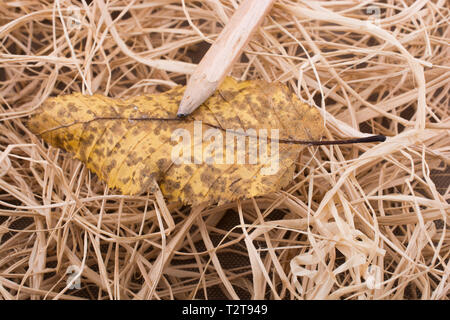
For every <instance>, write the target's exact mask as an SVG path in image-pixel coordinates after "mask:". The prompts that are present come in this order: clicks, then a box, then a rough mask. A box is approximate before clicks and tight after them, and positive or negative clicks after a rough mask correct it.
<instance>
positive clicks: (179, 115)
mask: <svg viewBox="0 0 450 320" xmlns="http://www.w3.org/2000/svg"><path fill="white" fill-rule="evenodd" d="M186 116H187V115H186V114H184V113H177V117H178V118H184V117H186Z"/></svg>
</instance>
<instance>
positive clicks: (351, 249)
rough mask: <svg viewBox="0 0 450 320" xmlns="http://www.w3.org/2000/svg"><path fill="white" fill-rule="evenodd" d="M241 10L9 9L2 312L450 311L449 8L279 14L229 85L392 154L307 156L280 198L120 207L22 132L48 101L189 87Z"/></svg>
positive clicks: (4, 45) (121, 199) (99, 4)
mask: <svg viewBox="0 0 450 320" xmlns="http://www.w3.org/2000/svg"><path fill="white" fill-rule="evenodd" d="M238 4H239V1H237V0H209V1H206V0H205V1H181V0H177V1H175V0H174V1H170V0H154V1H150V0H142V1H122V0H115V1H107V0H97V1H86V0H80V1H75V0H73V1H63V0H61V1H28V0H24V1H2V2H0V104H1V106H0V298H3V299H194V298H195V299H217V298H225V299H239V298H241V299H242V298H255V299H448V298H449V294H448V292H449V289H450V282H449V275H450V265H449V255H450V250H449V247H450V234H449V231H448V227H449V212H450V206H449V198H450V187H449V170H448V166H449V164H450V148H449V146H450V134H449V133H450V118H449V103H450V101H449V100H450V94H449V89H450V81H449V79H450V58H449V57H450V48H449V42H450V28H449V18H450V14H449V13H450V6H449V2H448V1H445V0H432V1H423V0H418V1H410V0H406V1H398V0H388V1H380V2H370V1H329V2H327V1H320V2H311V1H288V0H280V1H277V2H276V4H275V6H274V8H273V9H272V10H271V12H270V15H269V16H268V17H267V18H266V19H265V20H264V23H263V25H262V27H261V28H259V30H258V32H257V33H256V34H255V35H254V36H253V37H252V40H251V41H250V42H249V44H248V45H247V47H246V49H245V52H244V54H243V55H242V58H241V59H240V61H238V62H237V63H236V64H235V65H234V67H233V69H232V73H231V74H232V76H234V77H236V78H238V79H265V80H268V81H281V82H283V83H286V84H288V85H289V86H290V87H291V88H292V90H294V91H295V92H296V93H297V94H298V95H299V96H300V97H301V99H303V100H304V101H306V102H308V103H310V104H314V105H316V106H317V107H318V108H320V110H322V111H323V114H324V117H325V120H326V126H327V138H328V139H344V138H349V137H361V136H363V135H364V134H365V133H370V134H384V135H386V136H388V137H389V138H388V140H387V141H386V142H384V143H372V144H364V145H354V146H332V147H330V146H326V147H325V146H324V147H314V148H313V147H309V148H307V149H306V150H305V151H304V152H303V154H302V155H301V157H300V158H299V160H298V166H297V169H296V174H295V177H293V179H292V182H291V184H290V185H289V186H288V187H287V188H286V189H284V190H281V191H280V192H278V193H275V194H270V195H267V196H264V197H260V198H255V199H246V200H242V201H236V202H234V203H228V204H223V205H220V206H217V205H212V206H204V205H202V206H196V207H184V206H181V205H180V204H177V203H166V202H165V200H164V198H163V197H162V196H161V194H160V193H156V194H152V193H149V194H142V195H139V196H133V197H131V196H122V195H120V194H118V193H116V192H114V191H112V190H108V189H107V188H106V187H105V185H104V184H103V183H102V182H100V181H98V180H97V178H96V176H94V175H93V174H91V173H90V172H89V171H88V170H87V169H86V168H85V167H84V165H83V164H82V163H80V162H79V161H76V160H74V159H72V158H71V156H70V155H69V154H67V153H65V152H64V151H61V150H58V149H55V148H53V147H50V146H48V145H46V144H45V143H43V141H42V140H40V139H39V138H38V137H36V136H34V135H33V134H31V133H30V132H29V130H28V129H27V128H26V126H25V123H26V120H27V118H28V116H29V115H31V114H32V113H33V112H34V110H35V109H36V108H37V107H38V106H39V105H40V104H41V103H42V102H43V101H44V100H45V99H46V98H47V97H49V96H55V95H59V94H67V93H71V92H83V93H85V94H91V93H102V94H105V95H108V96H111V97H129V96H132V95H138V94H142V93H152V92H159V91H164V90H167V89H168V88H170V87H173V86H176V85H179V84H185V82H186V79H187V78H188V76H189V74H190V73H192V71H193V69H194V67H195V64H196V63H198V61H199V60H200V59H201V57H202V55H203V54H204V53H205V51H206V49H207V48H208V47H209V44H210V43H211V42H213V41H214V40H215V39H216V37H217V35H218V34H219V32H220V31H221V30H222V28H223V26H224V25H225V24H226V22H227V21H228V19H229V17H230V16H231V15H232V13H233V12H234V10H235V9H236V8H237V6H238ZM68 280H69V282H68ZM70 280H73V281H72V282H70ZM78 284H79V285H78ZM71 285H75V288H74V287H73V286H71Z"/></svg>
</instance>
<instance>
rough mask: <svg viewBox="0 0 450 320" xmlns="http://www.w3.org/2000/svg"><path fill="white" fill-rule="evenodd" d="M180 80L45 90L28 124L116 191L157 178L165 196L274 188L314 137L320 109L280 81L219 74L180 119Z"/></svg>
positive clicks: (221, 198)
mask: <svg viewBox="0 0 450 320" xmlns="http://www.w3.org/2000/svg"><path fill="white" fill-rule="evenodd" d="M184 89H185V88H184V87H176V88H173V89H171V90H169V91H167V92H164V93H160V94H148V95H142V96H137V97H133V98H130V99H127V100H121V99H112V98H108V97H104V96H102V95H98V94H96V95H93V96H85V95H82V94H80V93H74V94H71V95H65V96H58V97H54V98H49V99H48V100H46V101H45V102H44V103H43V105H42V106H41V107H40V108H39V109H38V110H37V112H36V113H35V114H34V115H33V116H32V117H31V119H30V121H29V122H28V127H29V128H30V130H31V131H32V132H33V133H35V134H37V135H40V136H42V137H43V138H44V140H45V141H46V142H48V143H50V144H51V145H53V146H56V147H59V148H62V149H65V150H67V151H69V152H71V153H72V154H74V156H75V158H77V159H79V160H81V161H83V162H84V163H85V164H86V165H87V167H88V168H89V169H90V170H92V171H93V172H94V173H95V174H97V175H98V177H99V178H100V179H102V180H104V181H106V183H107V184H108V186H109V187H110V188H115V189H118V190H120V192H121V193H123V194H130V195H133V194H139V193H143V192H147V191H148V190H149V189H150V188H151V186H152V184H153V181H156V182H157V183H158V184H159V185H160V187H161V190H162V192H163V194H164V196H165V197H166V198H167V200H168V201H181V202H183V203H187V204H195V203H200V202H203V201H208V202H210V203H211V202H225V201H230V200H234V199H237V198H249V197H255V196H260V195H264V194H268V193H271V192H275V191H278V190H280V189H281V188H283V187H285V186H286V185H287V184H288V183H289V182H290V181H291V180H292V176H293V171H294V168H295V162H296V161H297V159H298V156H299V154H300V152H301V150H302V149H303V148H304V146H302V145H299V144H287V143H278V142H279V141H282V140H319V139H320V138H321V137H322V134H323V130H324V127H323V120H322V118H321V116H320V114H319V112H318V111H317V110H316V109H314V108H312V107H310V106H308V105H306V104H304V103H302V102H300V100H299V99H298V98H297V97H296V95H295V94H294V93H292V92H290V91H289V90H288V88H287V87H286V86H285V85H282V84H279V83H267V82H265V81H261V80H253V81H244V82H237V81H236V80H234V79H233V78H226V79H225V81H224V82H223V83H222V85H221V86H220V88H219V90H217V92H216V93H215V94H214V95H213V96H211V97H210V98H209V99H208V100H207V101H206V102H205V103H204V104H203V105H202V106H201V107H200V108H198V109H197V110H196V111H195V112H194V113H193V114H192V115H190V116H189V117H187V118H184V119H179V118H176V113H177V109H178V105H179V103H180V100H181V97H182V95H183V92H184Z"/></svg>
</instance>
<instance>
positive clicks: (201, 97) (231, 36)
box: [177, 0, 275, 117]
mask: <svg viewBox="0 0 450 320" xmlns="http://www.w3.org/2000/svg"><path fill="white" fill-rule="evenodd" d="M274 2H275V0H245V1H244V2H243V3H242V4H241V5H240V6H239V8H238V9H237V10H236V12H235V13H234V14H233V16H232V17H231V19H230V21H229V22H228V23H227V25H226V26H225V28H224V29H223V30H222V32H221V33H220V35H219V37H218V38H217V40H216V42H214V44H213V45H212V46H211V47H210V48H209V50H208V51H207V52H206V54H205V56H204V57H203V59H202V60H201V61H200V63H199V64H198V66H197V68H196V69H195V71H194V73H193V74H192V75H191V77H190V79H189V81H188V83H187V86H186V91H185V92H184V95H183V98H182V99H181V102H180V106H179V108H178V113H177V116H178V117H184V116H186V115H188V114H190V113H192V112H193V111H194V110H195V109H197V108H198V107H199V106H200V105H201V104H202V103H203V102H204V101H205V100H206V99H208V98H209V97H210V96H211V95H212V94H213V92H214V91H215V90H216V89H217V87H218V86H219V85H220V83H221V82H222V80H223V79H224V78H225V76H226V75H227V74H228V72H229V71H230V69H231V67H232V66H233V64H234V62H235V61H236V59H237V58H239V56H240V54H241V53H242V50H243V48H244V46H245V45H246V44H247V42H248V40H249V39H250V35H251V34H252V32H253V31H254V30H255V29H256V28H257V27H258V26H259V25H260V24H261V22H262V20H263V19H264V16H265V15H266V14H267V12H268V11H269V10H270V8H271V7H272V5H273V3H274Z"/></svg>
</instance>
